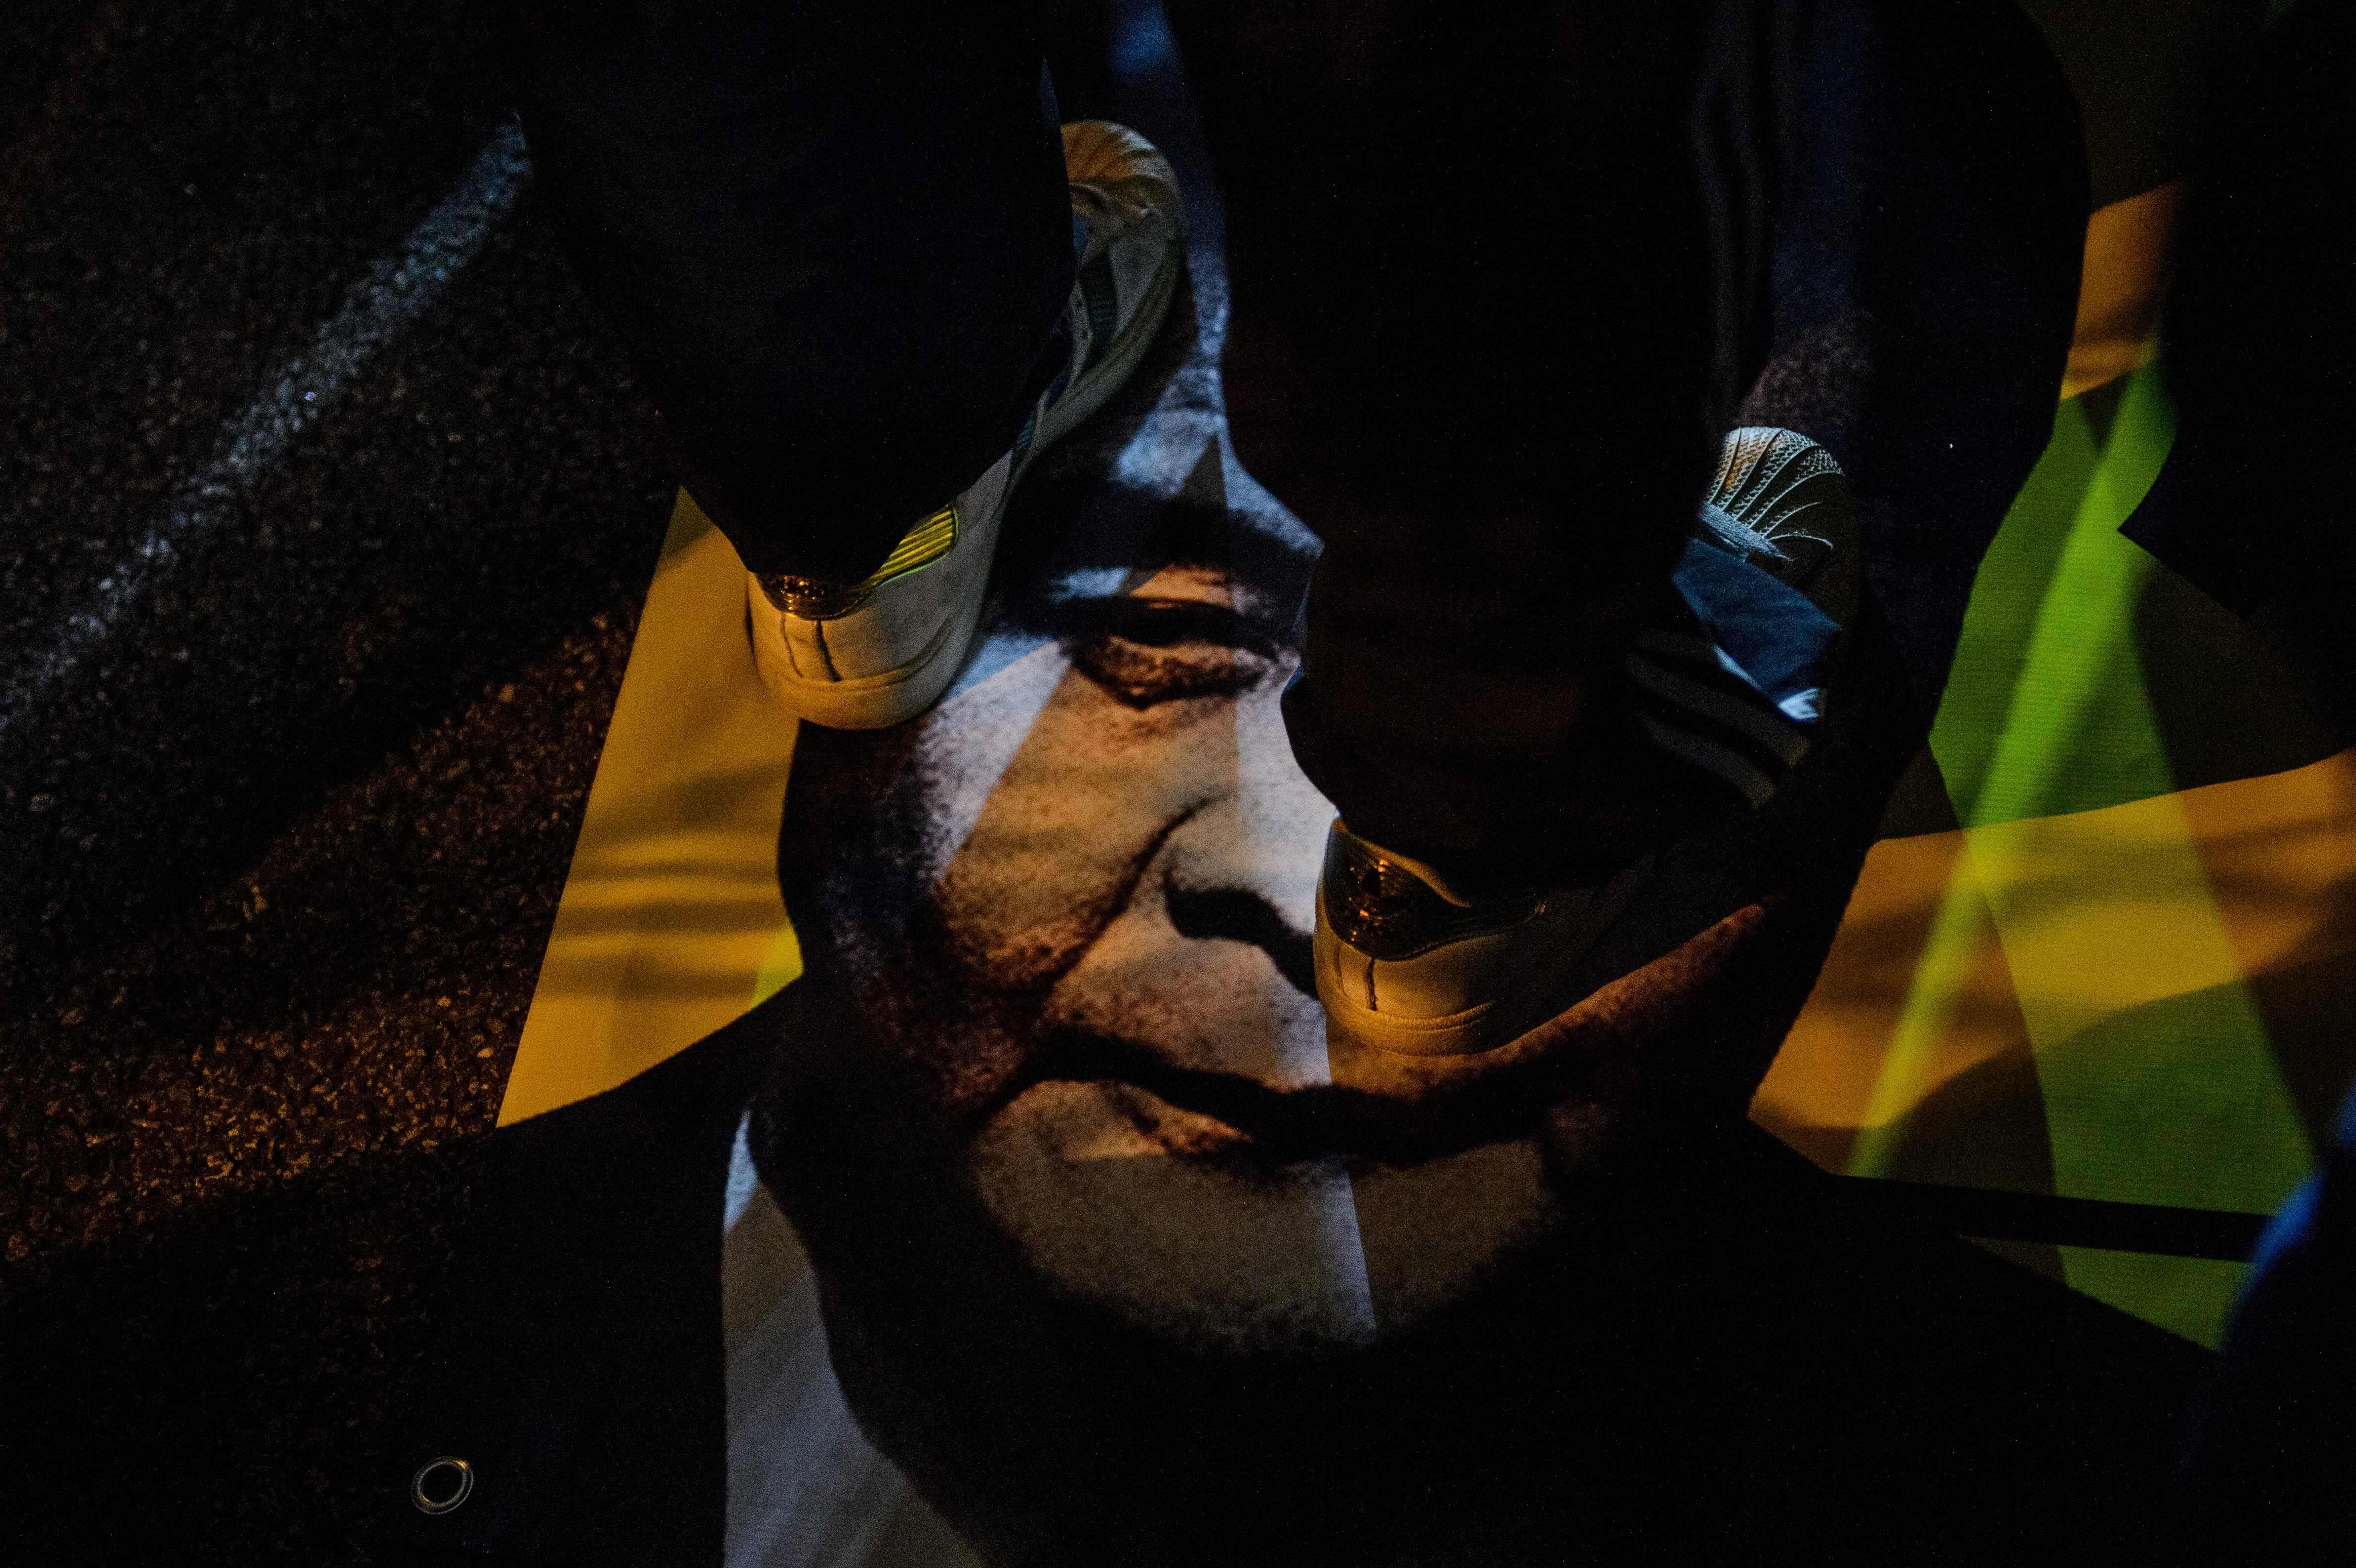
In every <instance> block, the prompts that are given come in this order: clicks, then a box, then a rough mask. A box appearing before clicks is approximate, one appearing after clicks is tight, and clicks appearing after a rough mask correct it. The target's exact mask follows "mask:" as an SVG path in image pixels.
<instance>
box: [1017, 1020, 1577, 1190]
mask: <svg viewBox="0 0 2356 1568" xmlns="http://www.w3.org/2000/svg"><path fill="white" fill-rule="evenodd" d="M1051 1082H1066V1083H1081V1084H1104V1085H1107V1086H1112V1087H1126V1088H1130V1089H1134V1090H1143V1091H1144V1092H1145V1093H1146V1094H1148V1095H1151V1096H1152V1097H1153V1098H1154V1099H1156V1100H1159V1101H1163V1102H1165V1103H1167V1104H1169V1105H1170V1106H1172V1107H1173V1108H1175V1109H1177V1110H1179V1111H1182V1112H1188V1113H1190V1114H1192V1115H1194V1116H1198V1117H1203V1118H1205V1119H1207V1120H1208V1121H1211V1122H1217V1123H1219V1124H1221V1125H1223V1126H1225V1127H1226V1128H1230V1129H1232V1130H1233V1131H1234V1132H1235V1133H1236V1134H1237V1141H1236V1142H1234V1143H1229V1142H1227V1141H1226V1140H1224V1139H1216V1138H1208V1139H1206V1138H1201V1137H1194V1138H1185V1139H1180V1140H1178V1141H1176V1142H1175V1143H1174V1144H1173V1146H1172V1147H1171V1152H1172V1153H1173V1154H1177V1155H1185V1156H1189V1157H1197V1158H1203V1159H1211V1160H1219V1161H1225V1162H1233V1163H1239V1164H1245V1165H1250V1166H1253V1167H1256V1168H1262V1169H1272V1168H1276V1167H1280V1166H1284V1165H1298V1164H1300V1163H1301V1162H1303V1161H1307V1160H1319V1159H1344V1160H1362V1161H1368V1162H1372V1163H1374V1164H1378V1165H1421V1164H1423V1163H1425V1162H1426V1161H1429V1160H1434V1159H1438V1158H1440V1157H1441V1156H1443V1155H1454V1154H1461V1153H1462V1152H1463V1151H1465V1150H1467V1149H1472V1148H1478V1147H1481V1146H1483V1145H1484V1144H1496V1143H1503V1142H1505V1141H1507V1140H1509V1139H1515V1138H1521V1137H1525V1136H1527V1135H1528V1134H1530V1133H1533V1132H1535V1131H1536V1130H1537V1126H1538V1123H1539V1122H1540V1121H1541V1120H1542V1119H1543V1118H1544V1117H1545V1115H1546V1113H1547V1111H1548V1110H1550V1109H1551V1108H1552V1107H1553V1106H1554V1105H1556V1104H1558V1103H1559V1102H1560V1101H1562V1100H1563V1099H1565V1098H1569V1096H1570V1095H1572V1094H1575V1093H1576V1092H1577V1084H1576V1082H1575V1081H1573V1080H1572V1079H1569V1076H1568V1075H1566V1074H1565V1073H1564V1072H1563V1071H1562V1070H1561V1064H1558V1063H1549V1062H1547V1061H1544V1060H1532V1061H1523V1062H1515V1063H1510V1064H1506V1065H1504V1066H1501V1067H1500V1068H1499V1069H1496V1070H1495V1071H1494V1072H1486V1073H1480V1074H1475V1075H1472V1076H1470V1077H1468V1078H1467V1079H1464V1080H1462V1081H1460V1082H1451V1083H1446V1084H1435V1085H1429V1086H1426V1087H1425V1088H1424V1089H1423V1090H1421V1091H1420V1092H1419V1093H1418V1094H1416V1095H1415V1096H1414V1097H1413V1098H1409V1097H1408V1096H1406V1095H1401V1094H1387V1093H1382V1092H1379V1091H1376V1090H1365V1089H1355V1088H1351V1087H1347V1086H1344V1085H1340V1084H1315V1085H1312V1086H1309V1087H1306V1088H1301V1089H1273V1088H1270V1087H1269V1085H1267V1084H1265V1083H1262V1082H1260V1081H1259V1080H1258V1079H1254V1078H1249V1077H1247V1076H1245V1075H1243V1074H1241V1073H1228V1072H1215V1071H1207V1070H1205V1069H1201V1068H1188V1067H1180V1066H1178V1065H1176V1064H1174V1063H1173V1062H1172V1061H1171V1060H1170V1059H1169V1058H1166V1057H1164V1056H1162V1054H1161V1053H1160V1052H1158V1051H1156V1050H1154V1049H1153V1048H1151V1047H1149V1046H1145V1045H1142V1044H1140V1043H1138V1042H1137V1041H1134V1040H1128V1039H1123V1038H1120V1037H1119V1036H1111V1035H1103V1034H1098V1033H1096V1032H1094V1031H1092V1030H1087V1029H1078V1028H1058V1029H1055V1030H1052V1031H1050V1032H1049V1033H1048V1034H1047V1035H1046V1036H1045V1037H1044V1039H1043V1040H1042V1042H1041V1046H1040V1048H1039V1049H1038V1050H1037V1051H1036V1052H1034V1053H1033V1056H1032V1057H1031V1058H1030V1060H1029V1062H1028V1063H1026V1064H1025V1066H1024V1068H1023V1070H1022V1071H1021V1072H1019V1073H1018V1074H1016V1075H1015V1077H1014V1078H1013V1079H1012V1081H1010V1082H1009V1083H1007V1084H1006V1085H1005V1086H1004V1087H1003V1088H1002V1089H1001V1091H1000V1093H999V1094H998V1096H996V1097H995V1098H994V1099H993V1101H992V1102H991V1104H990V1105H989V1106H988V1107H987V1108H986V1109H985V1111H984V1114H983V1116H982V1118H981V1120H982V1121H983V1122H987V1121H988V1120H989V1119H990V1118H991V1117H992V1116H995V1115H996V1114H997V1113H998V1112H1001V1111H1002V1110H1004V1109H1005V1108H1006V1107H1007V1106H1009V1105H1011V1104H1012V1103H1013V1101H1015V1100H1017V1099H1019V1098H1020V1097H1021V1096H1022V1095H1023V1092H1024V1091H1025V1090H1030V1089H1032V1088H1033V1087H1035V1086H1037V1085H1039V1084H1043V1083H1051ZM1140 1130H1141V1131H1146V1130H1147V1129H1145V1128H1143V1127H1141V1129H1140Z"/></svg>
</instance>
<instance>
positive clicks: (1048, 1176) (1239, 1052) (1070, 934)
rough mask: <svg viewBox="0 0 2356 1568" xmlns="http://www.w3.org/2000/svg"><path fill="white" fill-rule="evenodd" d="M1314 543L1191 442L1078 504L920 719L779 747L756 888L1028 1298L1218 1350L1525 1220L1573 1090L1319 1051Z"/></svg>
mask: <svg viewBox="0 0 2356 1568" xmlns="http://www.w3.org/2000/svg"><path fill="white" fill-rule="evenodd" d="M1315 550H1316V543H1315V540H1314V538H1313V536H1312V535H1311V534H1309V533H1308V532H1307V531H1306V530H1305V529H1303V528H1302V527H1301V524H1300V523H1299V522H1298V521H1295V520H1294V519H1293V518H1292V517H1291V516H1290V514H1289V513H1287V512H1286V511H1284V510H1283V509H1282V508H1281V507H1280V505H1279V504H1278V503H1277V502H1276V501H1275V500H1274V499H1272V498H1270V497H1269V496H1268V494H1267V492H1266V491H1264V490H1262V489H1259V487H1258V485H1256V484H1255V483H1254V482H1252V481H1251V480H1250V479H1249V478H1247V477H1245V476H1244V475H1243V474H1242V473H1241V472H1240V470H1238V469H1237V468H1236V467H1235V466H1234V461H1233V458H1232V457H1231V456H1226V454H1225V449H1224V441H1223V440H1222V439H1220V438H1218V437H1216V436H1215V437H1214V438H1213V439H1212V440H1211V442H1210V444H1209V445H1208V446H1206V447H1205V448H1203V450H1202V451H1201V453H1200V456H1198V457H1197V458H1195V459H1194V462H1193V463H1192V465H1191V469H1190V473H1189V477H1188V478H1186V479H1185V480H1184V482H1183V485H1182V486H1181V487H1179V489H1178V493H1176V494H1175V495H1174V496H1169V497H1161V498H1157V497H1155V496H1153V495H1151V494H1150V493H1146V492H1142V491H1139V490H1133V489H1124V488H1120V487H1118V486H1117V487H1114V488H1112V489H1104V490H1099V491H1098V492H1097V493H1096V494H1095V496H1093V497H1092V499H1090V500H1089V501H1088V503H1087V505H1086V506H1085V507H1084V509H1083V510H1082V513H1081V516H1080V518H1079V520H1078V521H1077V523H1076V525H1075V526H1074V527H1073V529H1072V530H1071V532H1070V534H1069V535H1068V536H1067V537H1066V541H1065V542H1063V543H1062V544H1061V545H1059V546H1058V547H1057V548H1056V550H1055V554H1054V556H1053V558H1052V559H1051V560H1049V561H1048V562H1047V563H1046V564H1045V565H1044V567H1043V568H1042V569H1040V570H1037V571H1035V572H1029V573H1026V574H1024V577H1023V582H1022V584H1021V585H1019V586H1017V587H1016V588H1014V589H1013V590H1012V592H1011V593H1010V594H1009V595H1008V596H1007V597H1006V599H1005V601H1004V602H1002V603H1001V604H1000V605H999V606H997V607H995V610H994V620H993V622H992V623H991V627H990V628H989V630H988V632H987V636H986V639H985V641H984V642H983V644H982V646H981V648H980V651H979V652H978V653H977V654H976V656H975V659H974V660H973V662H972V664H971V666H970V667H969V670H968V671H967V673H966V675H965V676H964V677H963V679H962V680H961V681H960V682H959V684H958V687H957V688H956V689H955V690H953V691H952V693H951V694H950V695H949V696H948V699H947V700H945V701H944V702H943V703H941V704H940V705H939V707H937V709H936V710H934V711H933V712H932V713H931V714H927V715H926V716H925V717H924V718H922V719H920V720H918V721H916V723H915V724H913V725H908V726H905V727H904V728H902V729H899V730H894V731H887V732H880V733H875V734H866V735H860V734H847V733H841V732H826V731H817V730H809V729H806V730H805V731H804V734H803V736H802V737H801V740H800V741H799V743H798V746H799V750H798V754H797V757H796V761H795V768H794V777H793V781H792V785H791V788H790V789H789V791H788V796H787V821H786V823H785V829H784V832H783V834H782V836H781V851H780V874H781V877H782V879H783V885H784V891H785V897H786V901H787V908H789V909H790V910H792V911H793V913H794V916H795V920H796V924H797V929H798V931H799V933H800V935H801V940H802V942H803V946H804V950H805V953H806V955H807V961H808V962H809V964H810V965H811V967H812V968H813V970H817V969H819V968H821V967H822V968H824V969H826V970H828V971H829V972H831V973H833V974H835V975H837V976H839V977H841V979H842V980H843V982H844V983H845V985H846V987H847V989H848V991H849V993H851V995H852V996H853V997H854V998H855V999H856V1000H855V1005H856V1006H857V1008H858V1010H859V1012H860V1014H861V1015H862V1016H861V1020H860V1021H861V1024H862V1030H861V1031H860V1037H861V1038H862V1039H864V1040H866V1041H868V1042H870V1043H871V1047H872V1048H880V1049H881V1050H883V1052H885V1053H886V1054H888V1055H889V1056H890V1057H892V1058H895V1059H896V1060H897V1061H899V1062H901V1063H905V1064H913V1065H914V1066H915V1067H916V1069H918V1071H917V1073H916V1075H915V1076H916V1079H917V1080H918V1081H920V1082H922V1083H923V1084H924V1085H925V1086H926V1088H925V1090H924V1094H925V1096H926V1099H927V1100H928V1101H930V1102H931V1103H930V1105H929V1106H928V1110H929V1111H930V1112H934V1113H936V1114H937V1116H938V1117H939V1118H940V1125H942V1126H944V1127H947V1128H948V1129H951V1131H950V1133H948V1136H950V1137H952V1138H954V1139H956V1140H958V1141H959V1142H960V1144H961V1147H960V1149H959V1151H958V1163H959V1165H960V1168H961V1175H962V1179H963V1180H964V1181H966V1182H967V1183H969V1186H970V1189H971V1192H972V1194H973V1196H974V1197H978V1199H979V1201H980V1206H981V1208H983V1209H984V1210H985V1211H986V1212H987V1214H988V1215H989V1216H990V1218H991V1220H992V1221H993V1222H994V1224H995V1225H996V1226H997V1227H998V1228H999V1229H1000V1230H1001V1231H1002V1232H1003V1233H1004V1234H1005V1235H1006V1236H1007V1237H1008V1238H1011V1239H1012V1240H1013V1241H1014V1242H1016V1243H1017V1244H1018V1245H1019V1247H1020V1248H1021V1250H1022V1251H1023V1255H1024V1256H1025V1257H1026V1258H1027V1259H1028V1261H1029V1262H1030V1263H1031V1264H1032V1265H1033V1267H1034V1268H1035V1269H1036V1270H1038V1271H1039V1272H1040V1273H1041V1274H1043V1275H1044V1277H1045V1279H1046V1280H1047V1282H1048V1283H1050V1284H1051V1285H1053V1286H1054V1287H1055V1290H1056V1292H1057V1294H1061V1295H1065V1296H1066V1297H1067V1298H1068V1297H1076V1298H1079V1299H1081V1300H1085V1301H1091V1302H1094V1303H1096V1304H1098V1305H1099V1306H1101V1307H1103V1308H1106V1309H1108V1310H1110V1311H1111V1312H1113V1313H1114V1314H1116V1315H1117V1316H1119V1318H1121V1319H1122V1320H1125V1321H1127V1322H1129V1323H1130V1324H1131V1325H1132V1326H1138V1327H1142V1328H1146V1329H1148V1330H1150V1331H1152V1332H1154V1333H1156V1334H1157V1335H1160V1336H1164V1337H1171V1338H1173V1339H1175V1340H1177V1341H1180V1342H1183V1343H1187V1344H1192V1345H1196V1346H1199V1347H1203V1348H1227V1349H1233V1350H1246V1351H1248V1350H1252V1349H1261V1348H1270V1349H1272V1348H1286V1347H1312V1346H1326V1347H1339V1346H1345V1345H1364V1344H1368V1343H1372V1342H1374V1341H1375V1340H1376V1339H1377V1338H1379V1337H1382V1336H1384V1335H1385V1334H1387V1333H1389V1332H1391V1331H1394V1330H1397V1329H1399V1328H1403V1327H1406V1326H1409V1325H1411V1324H1413V1323H1415V1322H1416V1321H1418V1320H1419V1318H1421V1317H1423V1316H1425V1315H1426V1314H1428V1313H1430V1311H1432V1310H1433V1309H1434V1308H1437V1307H1439V1306H1441V1305H1445V1304H1447V1303H1448V1302H1450V1301H1452V1300H1455V1299H1458V1298H1460V1297H1461V1296H1462V1294H1464V1293H1465V1292H1466V1291H1468V1290H1469V1289H1471V1288H1472V1287H1473V1286H1474V1285H1476V1284H1477V1283H1479V1282H1480V1281H1482V1280H1483V1278H1485V1277H1487V1276H1489V1275H1490V1274H1491V1273H1494V1271H1495V1270H1496V1269H1497V1268H1498V1267H1499V1266H1500V1264H1501V1263H1503V1262H1505V1261H1506V1260H1508V1259H1510V1258H1511V1257H1512V1256H1513V1255H1514V1254H1515V1252H1516V1251H1518V1250H1520V1249H1522V1248H1524V1247H1526V1245H1528V1244H1529V1243H1531V1242H1532V1241H1534V1240H1537V1239H1538V1238H1540V1237H1542V1236H1544V1235H1545V1234H1546V1233H1547V1230H1549V1228H1550V1224H1551V1221H1552V1219H1553V1217H1554V1215H1555V1212H1556V1199H1555V1197H1554V1196H1553V1182H1552V1180H1551V1178H1550V1175H1549V1172H1550V1169H1551V1168H1552V1167H1554V1166H1555V1165H1557V1164H1558V1163H1559V1158H1560V1156H1561V1155H1562V1149H1561V1147H1560V1144H1561V1143H1562V1141H1563V1140H1564V1139H1565V1138H1566V1137H1574V1138H1575V1137H1580V1136H1584V1135H1586V1134H1587V1133H1591V1130H1592V1126H1591V1123H1592V1121H1593V1118H1592V1116H1591V1115H1586V1114H1584V1112H1586V1111H1588V1110H1591V1108H1590V1107H1572V1108H1570V1109H1569V1112H1566V1108H1565V1107H1564V1106H1563V1105H1562V1104H1561V1103H1559V1102H1556V1103H1549V1102H1548V1101H1547V1099H1545V1098H1544V1096H1543V1095H1542V1094H1541V1093H1539V1092H1537V1090H1538V1088H1539V1084H1540V1083H1541V1082H1542V1081H1544V1082H1551V1083H1559V1082H1560V1081H1561V1079H1560V1078H1559V1077H1557V1078H1554V1079H1543V1078H1542V1076H1541V1075H1537V1074H1534V1073H1533V1072H1532V1070H1531V1069H1532V1066H1533V1064H1532V1063H1531V1062H1530V1061H1528V1060H1527V1059H1524V1058H1517V1057H1516V1056H1515V1053H1513V1052H1511V1051H1506V1052H1493V1053H1489V1054H1488V1055H1487V1056H1484V1057H1480V1058H1460V1059H1455V1060H1448V1059H1438V1058H1400V1057H1394V1056H1386V1055H1384V1054H1382V1053H1379V1052H1375V1051H1372V1050H1369V1049H1367V1048H1365V1047H1357V1046H1355V1045H1354V1044H1353V1043H1352V1042H1350V1041H1348V1040H1347V1039H1345V1038H1339V1037H1336V1038H1333V1039H1330V1040H1329V1037H1328V1032H1327V1027H1326V1023H1325V1018H1324V1015H1323V1012H1322V1010H1321V1009H1320V1008H1319V1006H1318V1004H1317V1001H1316V997H1315V994H1314V991H1313V987H1312V980H1311V971H1310V934H1311V930H1312V922H1313V908H1314V897H1315V889H1316V878H1317V867H1318V863H1319V859H1320V855H1321V852H1322V850H1323V843H1324V836H1325V832H1326V829H1327V826H1328V824H1329V823H1330V822H1332V820H1333V811H1332V808H1331V807H1330V806H1329V805H1328V804H1327V802H1326V801H1325V800H1323V798H1322V797H1321V796H1319V794H1318V793H1317V792H1316V790H1315V789H1313V788H1312V786H1311V785H1310V783H1309V782H1308V780H1307V779H1305V778H1304V777H1303V776H1302V775H1301V772H1300V770H1299V768H1298V767H1297V766H1296V765H1295V763H1294V761H1293V758H1292V755H1291V750H1290V746H1289V744H1288V742H1287V739H1286V735H1285V730H1284V725H1283V720H1282V716H1281V714H1280V696H1281V694H1282V693H1283V690H1284V687H1285V683H1286V682H1287V681H1288V680H1289V679H1290V676H1291V674H1292V672H1293V671H1294V670H1295V668H1296V666H1297V664H1298V662H1299V658H1300V648H1299V638H1300V631H1299V628H1300V624H1301V617H1300V609H1301V602H1302V598H1303V596H1304V594H1305V592H1306V587H1307V583H1308V575H1309V569H1310V567H1311V565H1312V561H1313V559H1314V554H1315Z"/></svg>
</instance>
